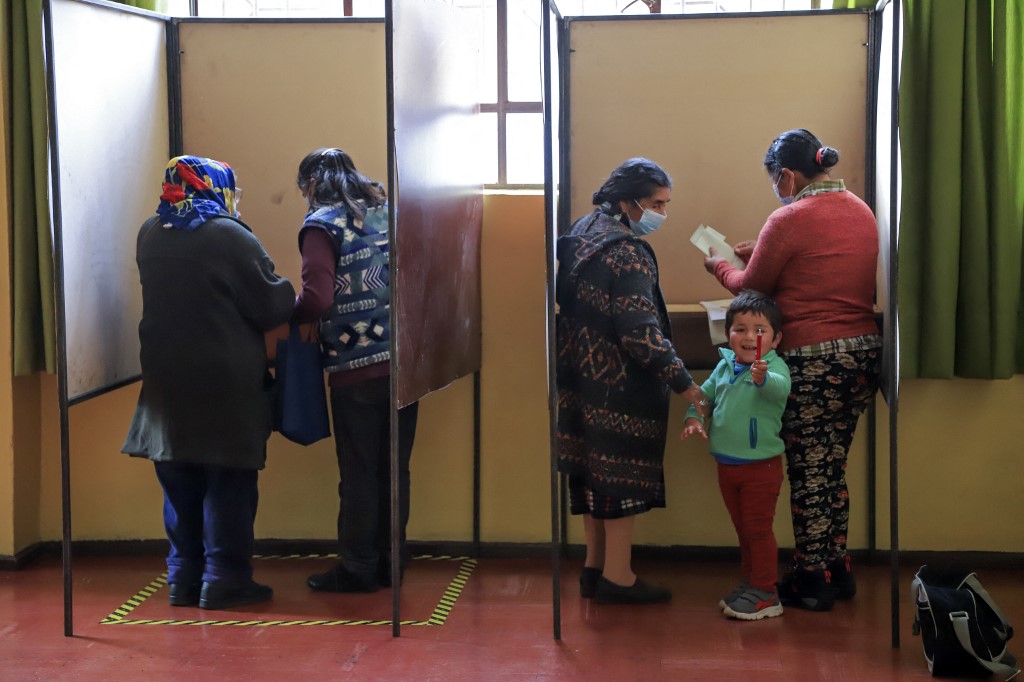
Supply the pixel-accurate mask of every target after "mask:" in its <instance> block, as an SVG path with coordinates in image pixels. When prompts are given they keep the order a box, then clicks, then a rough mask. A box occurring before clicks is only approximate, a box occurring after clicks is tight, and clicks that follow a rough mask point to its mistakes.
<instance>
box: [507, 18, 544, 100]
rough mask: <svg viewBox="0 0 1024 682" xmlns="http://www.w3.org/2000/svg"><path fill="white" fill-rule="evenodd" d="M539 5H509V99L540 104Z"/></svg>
mask: <svg viewBox="0 0 1024 682" xmlns="http://www.w3.org/2000/svg"><path fill="white" fill-rule="evenodd" d="M540 10H541V4H540V2H510V3H508V98H509V101H512V102H537V101H540V90H541V71H540V69H541V59H540Z"/></svg>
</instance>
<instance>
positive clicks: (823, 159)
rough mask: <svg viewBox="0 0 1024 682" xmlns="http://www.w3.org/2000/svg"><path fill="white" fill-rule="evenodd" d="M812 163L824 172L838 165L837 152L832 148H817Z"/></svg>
mask: <svg viewBox="0 0 1024 682" xmlns="http://www.w3.org/2000/svg"><path fill="white" fill-rule="evenodd" d="M814 161H815V162H816V163H817V164H818V165H819V166H821V167H822V169H824V170H828V169H829V168H831V167H832V166H834V165H836V164H837V163H839V152H838V151H836V150H835V149H834V148H832V147H819V148H818V151H817V153H816V154H815V155H814Z"/></svg>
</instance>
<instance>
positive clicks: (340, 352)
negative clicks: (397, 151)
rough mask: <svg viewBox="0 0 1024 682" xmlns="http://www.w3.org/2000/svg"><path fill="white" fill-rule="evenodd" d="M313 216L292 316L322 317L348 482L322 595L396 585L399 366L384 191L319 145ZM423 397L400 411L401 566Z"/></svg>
mask: <svg viewBox="0 0 1024 682" xmlns="http://www.w3.org/2000/svg"><path fill="white" fill-rule="evenodd" d="M297 182H298V186H299V190H300V191H302V193H303V195H304V196H305V197H306V201H307V203H308V205H309V212H308V213H307V214H306V218H305V220H304V221H303V224H302V229H301V230H300V231H299V250H300V251H301V252H302V291H301V293H300V294H299V296H298V298H297V299H296V301H295V312H294V314H293V316H292V321H293V322H299V323H301V322H312V321H317V320H318V321H319V322H320V344H321V346H322V348H323V361H324V368H325V370H326V371H327V373H328V379H327V381H328V385H329V386H330V389H331V415H332V421H333V425H334V440H335V449H336V452H337V456H338V468H339V470H340V472H341V482H340V483H339V485H338V495H339V497H340V499H341V506H340V510H339V512H338V545H339V547H338V555H339V557H340V558H341V561H340V562H339V563H338V564H337V565H335V566H334V567H333V568H331V569H330V570H328V571H327V572H325V573H318V574H316V575H311V576H310V577H309V579H308V580H307V581H306V582H307V584H308V585H309V586H310V588H312V589H314V590H318V591H323V592H376V591H377V590H378V589H379V587H381V586H385V587H388V586H390V585H391V532H390V530H391V378H390V376H391V365H390V362H389V360H390V338H391V335H390V318H389V307H390V306H389V300H390V296H389V282H390V277H389V267H388V203H387V195H386V194H385V192H384V187H383V186H382V185H381V184H380V183H379V182H376V181H374V180H371V179H370V178H367V177H366V176H364V175H363V174H361V173H360V172H359V171H357V170H356V167H355V164H354V163H353V162H352V159H351V158H350V157H349V155H348V154H346V153H345V152H344V151H342V150H340V149H334V148H324V149H317V150H314V151H313V152H311V153H309V154H308V155H307V156H306V158H304V159H303V160H302V163H300V164H299V173H298V178H297ZM417 408H418V405H417V403H413V404H412V405H409V406H407V407H404V408H402V409H401V410H399V411H398V432H399V444H398V449H399V453H398V460H399V463H398V464H399V470H398V481H399V514H400V522H399V527H400V539H399V544H400V547H401V552H402V556H401V558H400V563H401V567H402V570H404V568H405V566H406V565H407V564H408V563H409V559H410V557H409V555H408V552H407V550H406V548H405V527H406V524H407V523H408V520H409V459H410V457H411V455H412V444H413V438H414V436H415V434H416V415H417Z"/></svg>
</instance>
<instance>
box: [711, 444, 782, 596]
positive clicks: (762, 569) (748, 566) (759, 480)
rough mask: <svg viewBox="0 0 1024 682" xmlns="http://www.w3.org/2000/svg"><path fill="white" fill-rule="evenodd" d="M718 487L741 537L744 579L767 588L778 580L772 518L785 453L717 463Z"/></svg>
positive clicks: (758, 587) (777, 551) (765, 589)
mask: <svg viewBox="0 0 1024 682" xmlns="http://www.w3.org/2000/svg"><path fill="white" fill-rule="evenodd" d="M718 488H719V490H721V491H722V499H723V500H724V501H725V508H726V509H728V510H729V517H730V518H731V519H732V525H733V527H734V528H735V529H736V535H737V537H739V541H740V557H741V561H742V569H743V579H744V580H746V581H747V582H748V583H750V585H751V586H753V587H756V588H757V589H759V590H764V591H765V592H774V591H775V583H777V582H778V581H779V546H778V544H777V543H776V541H775V532H774V531H773V530H772V521H774V520H775V505H776V503H777V502H778V500H779V490H780V489H781V488H782V457H781V456H780V457H772V458H771V459H766V460H763V461H760V462H750V463H749V464H722V463H721V462H719V464H718Z"/></svg>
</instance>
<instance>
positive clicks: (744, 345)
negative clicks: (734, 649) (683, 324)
mask: <svg viewBox="0 0 1024 682" xmlns="http://www.w3.org/2000/svg"><path fill="white" fill-rule="evenodd" d="M781 326H782V313H780V312H779V308H778V306H776V305H775V301H773V300H772V299H770V298H768V297H767V296H765V295H764V294H760V293H758V292H756V291H743V292H741V293H740V295H739V296H737V297H736V298H735V299H734V300H733V302H732V304H731V305H730V306H729V310H728V312H727V313H726V316H725V329H726V332H727V333H728V334H729V348H730V349H731V350H729V349H726V348H721V349H719V353H720V354H721V356H722V360H721V361H720V362H719V363H718V366H717V367H715V370H714V371H713V372H712V373H711V376H710V377H709V378H708V380H707V381H705V382H704V384H703V385H702V386H701V390H703V391H704V393H705V395H707V398H708V401H709V402H710V403H711V406H712V408H713V412H712V415H711V426H710V427H709V428H707V430H705V425H704V421H703V420H702V419H701V418H700V417H699V416H698V415H697V412H696V410H694V409H693V406H692V405H691V406H690V409H689V410H688V411H687V413H686V423H685V428H684V430H683V433H682V438H684V439H686V438H689V437H690V436H693V435H698V434H699V435H700V436H702V437H703V438H705V439H709V435H710V442H709V445H710V450H711V454H712V456H714V458H715V459H716V460H718V486H719V489H720V490H721V491H722V498H723V499H724V500H725V506H726V508H727V509H728V510H729V516H730V517H732V523H733V526H735V528H736V534H737V535H738V536H739V541H740V556H741V557H742V567H743V582H742V583H741V584H740V586H739V587H737V588H736V589H735V590H733V591H732V592H731V593H730V594H729V595H728V596H727V597H725V598H724V599H722V601H720V602H719V603H718V605H719V607H720V608H722V611H723V613H724V614H725V615H726V616H727V617H729V618H739V619H741V620H760V619H762V618H773V617H775V616H781V615H782V605H781V604H780V603H779V596H778V594H777V593H776V588H775V583H776V582H777V581H778V545H777V544H776V542H775V533H774V532H773V531H772V521H773V520H774V517H775V504H776V501H777V500H778V497H779V489H780V488H781V487H782V453H783V450H784V446H783V443H782V438H780V437H779V431H780V429H781V427H782V412H783V409H785V407H786V400H787V398H788V397H789V384H790V379H789V368H788V367H787V366H786V363H785V361H784V360H783V359H782V358H780V357H779V356H778V355H776V354H775V350H774V349H775V347H776V346H778V344H779V341H781V340H782V331H781Z"/></svg>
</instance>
